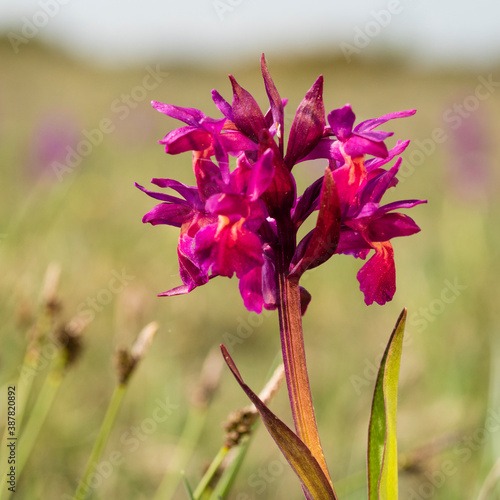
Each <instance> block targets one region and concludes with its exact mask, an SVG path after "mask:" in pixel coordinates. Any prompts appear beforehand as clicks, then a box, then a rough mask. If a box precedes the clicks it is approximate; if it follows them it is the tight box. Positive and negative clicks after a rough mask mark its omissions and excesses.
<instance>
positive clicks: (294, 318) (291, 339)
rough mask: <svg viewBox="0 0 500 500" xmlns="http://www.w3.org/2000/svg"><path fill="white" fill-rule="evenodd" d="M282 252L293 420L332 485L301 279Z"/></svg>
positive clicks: (283, 331)
mask: <svg viewBox="0 0 500 500" xmlns="http://www.w3.org/2000/svg"><path fill="white" fill-rule="evenodd" d="M283 233H284V231H283ZM281 241H283V240H281ZM280 250H281V251H280V253H279V257H278V269H277V274H278V286H279V293H280V300H279V304H278V312H279V321H280V335H281V349H282V353H283V363H284V365H285V375H286V383H287V387H288V396H289V398H290V405H291V408H292V415H293V421H294V423H295V429H296V431H297V435H298V436H299V437H300V439H302V441H303V442H304V443H305V444H306V445H307V447H308V448H309V449H310V450H311V453H312V455H313V456H314V458H316V460H317V461H318V463H319V465H320V467H321V468H322V469H323V472H324V473H325V475H326V477H327V478H328V479H329V481H330V484H331V479H330V474H329V472H328V468H327V466H326V461H325V457H324V454H323V449H322V448H321V443H320V440H319V434H318V427H317V425H316V417H315V415H314V407H313V403H312V396H311V388H310V386H309V376H308V374H307V365H306V353H305V348H304V338H303V334H302V314H301V307H300V288H299V282H298V279H288V278H287V276H286V274H287V272H288V260H287V257H286V245H284V246H283V247H282V248H281V249H280ZM332 488H333V486H332Z"/></svg>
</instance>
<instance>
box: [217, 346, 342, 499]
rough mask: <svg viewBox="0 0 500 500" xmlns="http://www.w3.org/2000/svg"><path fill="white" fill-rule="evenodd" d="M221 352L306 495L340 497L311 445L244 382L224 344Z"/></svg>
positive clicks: (321, 497) (328, 497) (309, 496)
mask: <svg viewBox="0 0 500 500" xmlns="http://www.w3.org/2000/svg"><path fill="white" fill-rule="evenodd" d="M221 350H222V354H223V356H224V359H225V360H226V363H227V365H228V367H229V369H230V370H231V372H232V373H233V375H234V377H235V378H236V380H237V382H238V383H239V384H240V386H241V388H242V389H243V390H244V391H245V393H246V395H247V396H248V398H249V399H250V401H252V403H253V404H254V405H255V407H256V408H257V410H258V411H259V413H260V416H261V417H262V421H263V422H264V425H265V426H266V428H267V430H268V431H269V434H271V437H272V438H273V439H274V440H275V441H276V444H277V445H278V447H279V448H280V450H281V452H282V453H283V455H284V456H285V458H286V459H287V461H288V463H289V464H290V466H291V467H292V469H293V471H294V472H295V474H297V476H298V477H299V479H300V482H301V483H302V486H303V488H304V493H305V494H306V496H307V498H311V499H313V500H337V497H336V496H335V492H334V491H333V486H332V485H331V483H330V481H329V480H328V478H327V477H326V475H325V473H324V472H323V470H322V469H321V467H320V465H319V464H318V461H317V460H316V459H315V458H314V456H313V455H312V453H311V451H310V450H309V448H308V447H307V446H306V445H305V444H304V442H303V441H302V440H301V439H300V438H299V437H298V436H297V434H295V433H294V432H293V431H292V430H291V429H290V428H289V427H288V426H287V425H286V424H284V423H283V422H282V421H281V420H280V419H279V418H278V417H277V416H276V415H275V414H274V413H273V412H272V411H271V410H270V409H269V408H268V407H267V406H266V405H265V404H264V403H263V402H262V401H261V400H260V399H259V397H258V396H257V394H255V393H254V392H253V391H252V389H250V387H248V385H246V384H245V382H244V381H243V379H242V377H241V375H240V372H239V371H238V368H236V365H235V364H234V361H233V360H232V358H231V356H230V355H229V353H228V352H227V349H226V348H225V347H224V346H223V345H221Z"/></svg>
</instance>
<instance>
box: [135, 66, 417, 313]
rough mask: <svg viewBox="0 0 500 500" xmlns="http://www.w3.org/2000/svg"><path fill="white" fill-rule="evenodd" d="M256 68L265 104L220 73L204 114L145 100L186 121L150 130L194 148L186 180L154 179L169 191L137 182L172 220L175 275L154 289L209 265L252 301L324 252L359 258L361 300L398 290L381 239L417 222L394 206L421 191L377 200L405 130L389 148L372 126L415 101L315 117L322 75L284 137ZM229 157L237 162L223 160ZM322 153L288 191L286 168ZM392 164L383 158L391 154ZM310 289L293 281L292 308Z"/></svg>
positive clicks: (200, 277) (271, 294) (204, 272)
mask: <svg viewBox="0 0 500 500" xmlns="http://www.w3.org/2000/svg"><path fill="white" fill-rule="evenodd" d="M261 66H262V75H263V78H264V84H265V88H266V91H267V95H268V98H269V102H270V108H269V109H268V110H267V112H265V113H264V112H263V111H262V110H261V108H260V107H259V105H258V104H257V102H256V101H255V99H254V98H253V97H252V95H251V94H250V93H249V92H247V91H246V90H245V89H243V88H242V87H241V86H240V85H239V84H238V83H237V82H236V80H235V79H234V78H233V77H232V76H229V78H230V81H231V84H232V90H233V97H232V103H231V104H229V103H228V102H227V101H226V100H225V99H224V98H223V97H222V96H221V95H220V94H219V93H218V92H217V91H215V90H214V91H212V97H213V101H214V103H215V105H216V107H217V108H218V110H219V111H220V112H221V113H222V117H221V118H210V117H208V116H205V115H204V114H203V113H202V112H201V111H199V110H197V109H192V108H184V107H178V106H173V105H170V104H162V103H159V102H153V103H152V105H153V107H154V108H155V109H156V110H158V111H160V112H161V113H164V114H165V115H167V116H170V117H172V118H176V119H178V120H180V121H182V122H184V123H185V124H186V125H185V126H183V127H180V128H178V129H176V130H173V131H171V132H169V133H168V134H167V135H166V136H165V138H164V139H163V140H161V141H159V142H160V143H161V144H164V145H165V151H166V152H167V153H169V154H179V153H184V152H187V151H192V157H193V160H192V165H193V170H194V175H195V178H196V186H187V185H185V184H182V183H180V182H178V181H176V180H172V179H153V180H152V183H153V184H155V185H156V186H157V187H159V188H169V189H170V190H173V191H175V192H176V193H177V194H176V195H172V194H167V193H164V192H163V193H160V192H153V191H150V190H148V189H146V188H144V187H142V186H139V185H137V186H138V187H139V189H141V190H142V191H144V192H145V193H146V194H148V195H149V196H151V197H152V198H155V199H157V200H160V201H161V203H160V204H159V205H157V206H155V207H154V208H153V209H152V210H151V211H150V212H148V213H147V214H146V215H145V216H144V218H143V222H149V223H151V224H153V225H156V224H167V225H170V226H175V227H179V228H180V236H179V242H178V247H177V253H178V259H179V268H180V277H181V279H182V282H183V285H181V286H179V287H176V288H173V289H171V290H168V291H166V292H164V293H162V294H160V295H162V296H172V295H179V294H184V293H188V292H190V291H192V290H193V289H194V288H196V287H198V286H201V285H204V284H206V283H207V282H208V281H209V280H210V279H211V278H213V277H216V276H227V277H232V276H233V275H234V274H236V277H237V278H239V280H240V281H239V289H240V293H241V295H242V298H243V301H244V304H245V306H246V307H247V309H249V310H251V311H255V312H257V313H260V312H261V311H262V308H263V307H264V308H266V309H275V308H276V307H277V304H278V301H279V290H278V289H279V283H278V282H279V275H280V273H281V275H284V276H287V277H288V278H290V279H297V280H298V279H299V278H300V276H301V275H302V274H303V273H304V272H305V271H306V270H307V269H311V268H313V267H316V266H318V265H320V264H322V263H324V262H325V261H326V260H328V259H329V258H330V257H331V256H332V255H334V254H349V255H352V256H354V257H356V258H358V257H359V258H361V259H366V258H367V257H368V254H369V253H370V251H371V250H374V253H373V255H372V256H371V257H370V259H369V260H368V261H367V262H366V263H365V264H364V265H363V267H362V268H361V269H360V271H359V272H358V275H357V278H358V280H359V283H360V288H361V291H362V292H363V293H364V297H365V302H366V304H372V303H373V302H377V303H379V304H384V303H386V302H387V301H389V300H391V299H392V297H393V295H394V293H395V290H396V284H395V281H396V278H395V265H394V254H393V248H392V245H391V242H390V240H391V239H392V238H394V237H397V236H409V235H411V234H414V233H416V232H418V231H419V227H418V226H417V225H416V224H415V222H414V221H413V220H412V219H411V218H410V217H408V216H407V215H404V214H401V213H399V212H397V210H399V209H406V208H411V207H413V206H415V205H418V204H420V203H424V201H421V200H404V201H397V202H393V203H389V204H387V205H381V199H382V197H383V195H384V193H385V192H386V191H387V189H388V188H390V187H393V186H395V185H396V183H397V179H396V174H397V173H398V169H399V166H400V164H401V161H402V159H401V157H400V155H401V153H402V152H403V151H404V150H405V148H406V147H407V146H408V144H409V142H410V141H404V142H401V141H398V142H397V143H396V145H395V146H394V147H393V148H392V149H390V150H388V149H387V146H386V145H385V142H384V141H385V140H386V139H387V138H388V137H390V136H391V135H392V133H390V132H383V131H379V130H376V129H377V128H378V127H379V126H380V125H383V124H384V123H386V122H387V121H389V120H392V119H394V118H402V117H408V116H411V115H413V114H414V113H415V110H409V111H401V112H397V113H391V114H387V115H384V116H381V117H380V118H376V119H371V120H367V121H364V122H362V123H360V124H358V125H356V126H354V123H355V115H354V113H353V111H352V109H351V106H350V105H349V104H346V105H345V106H344V107H342V108H339V109H334V110H333V111H331V112H330V113H329V114H328V115H327V116H326V119H325V109H324V104H323V98H322V92H323V77H322V76H320V77H319V78H318V79H317V80H316V81H315V82H314V84H313V85H312V87H311V88H310V89H309V91H308V92H307V94H306V96H305V98H304V99H303V100H302V102H301V103H300V105H299V107H298V109H297V112H296V114H295V117H294V119H293V122H292V125H291V129H290V132H289V137H288V144H287V146H286V149H285V128H284V106H285V105H286V99H282V98H281V97H280V95H279V93H278V91H277V89H276V87H275V85H274V82H273V80H272V79H271V76H270V74H269V71H268V69H267V66H266V62H265V59H264V56H262V60H261ZM230 157H233V158H235V159H236V160H235V161H234V160H233V161H232V163H233V165H235V168H234V169H232V170H231V168H230V161H229V160H230ZM320 158H322V159H325V165H326V169H325V174H324V175H323V176H322V177H321V178H319V179H317V180H316V181H315V182H313V183H312V184H311V185H310V186H309V187H308V188H307V189H306V190H305V191H304V193H303V194H302V196H299V197H298V196H297V190H296V184H295V180H294V177H293V175H292V170H293V168H294V167H295V166H296V165H297V164H298V163H301V162H304V161H306V160H312V159H320ZM394 159H396V160H395V162H394V165H393V166H392V167H390V168H389V169H387V170H386V169H384V168H383V167H384V165H386V164H387V163H389V162H390V161H392V160H394ZM314 212H317V222H316V225H315V228H314V229H313V230H311V231H310V232H309V233H308V234H307V235H306V236H304V238H302V239H301V241H299V242H297V232H298V230H299V228H300V227H301V225H302V224H303V223H304V221H305V220H306V219H307V218H308V217H309V216H311V215H313V213H314ZM309 299H310V295H309V294H308V293H307V292H306V291H305V290H303V289H301V301H302V311H303V312H304V311H305V308H306V307H307V303H308V301H309Z"/></svg>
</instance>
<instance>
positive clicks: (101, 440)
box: [73, 384, 127, 500]
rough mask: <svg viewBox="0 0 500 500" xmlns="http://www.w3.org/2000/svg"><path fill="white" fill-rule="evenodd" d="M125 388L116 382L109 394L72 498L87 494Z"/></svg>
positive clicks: (81, 497)
mask: <svg viewBox="0 0 500 500" xmlns="http://www.w3.org/2000/svg"><path fill="white" fill-rule="evenodd" d="M126 390H127V385H126V384H118V385H117V386H116V387H115V390H114V392H113V395H112V396H111V401H110V403H109V406H108V409H107V411H106V415H105V416H104V421H103V423H102V425H101V428H100V430H99V435H98V436H97V439H96V441H95V443H94V447H93V449H92V452H91V454H90V458H89V460H88V462H87V465H86V467H85V471H84V473H83V476H82V479H81V480H80V483H79V485H78V488H77V490H76V492H75V496H74V497H73V500H84V499H85V498H87V494H88V492H89V488H90V482H91V479H92V476H93V475H94V473H95V467H96V466H97V465H98V464H99V460H100V459H101V455H102V452H103V451H104V447H105V446H106V443H107V441H108V437H109V435H110V434H111V429H112V427H113V424H114V423H115V419H116V415H117V414H118V410H119V408H120V406H121V403H122V400H123V396H125V392H126Z"/></svg>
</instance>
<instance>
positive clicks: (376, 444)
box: [368, 309, 406, 500]
mask: <svg viewBox="0 0 500 500" xmlns="http://www.w3.org/2000/svg"><path fill="white" fill-rule="evenodd" d="M405 322H406V309H404V310H403V312H402V313H401V314H400V316H399V318H398V321H397V323H396V326H395V327H394V330H393V332H392V334H391V338H390V339H389V343H388V345H387V348H386V350H385V352H384V356H383V358H382V361H381V362H380V368H379V372H378V376H377V382H376V384H375V392H374V395H373V402H372V411H371V416H370V426H369V432H368V499H369V500H397V498H398V450H397V432H396V429H397V424H396V417H397V398H398V380H399V366H400V363H401V352H402V348H403V335H404V327H405Z"/></svg>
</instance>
